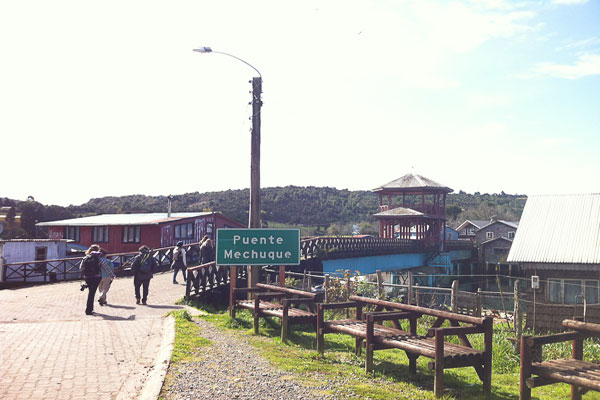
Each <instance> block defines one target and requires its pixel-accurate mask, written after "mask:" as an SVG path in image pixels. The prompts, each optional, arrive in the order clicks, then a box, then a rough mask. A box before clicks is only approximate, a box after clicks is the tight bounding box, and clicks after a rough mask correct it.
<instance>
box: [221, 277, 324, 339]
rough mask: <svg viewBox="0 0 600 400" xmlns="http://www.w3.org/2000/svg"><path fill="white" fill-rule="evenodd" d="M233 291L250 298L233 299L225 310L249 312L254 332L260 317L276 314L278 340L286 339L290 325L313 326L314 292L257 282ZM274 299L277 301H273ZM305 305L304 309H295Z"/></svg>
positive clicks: (314, 322)
mask: <svg viewBox="0 0 600 400" xmlns="http://www.w3.org/2000/svg"><path fill="white" fill-rule="evenodd" d="M233 290H234V294H237V293H251V295H252V299H250V300H236V299H235V297H236V296H233V300H232V301H231V304H230V305H229V313H230V315H231V316H232V317H235V309H236V308H245V309H247V310H250V311H252V316H253V318H254V333H255V334H258V325H259V318H260V317H276V318H279V319H280V320H281V340H282V341H286V340H287V335H288V326H289V325H293V324H313V325H315V327H316V323H317V314H316V312H315V311H316V310H315V297H316V294H315V293H310V292H305V291H303V290H297V289H291V288H287V287H283V286H276V285H268V284H264V283H257V284H256V287H253V288H234V289H233ZM274 300H278V302H277V303H275V302H274ZM300 304H304V305H306V308H307V310H304V309H301V308H299V305H300Z"/></svg>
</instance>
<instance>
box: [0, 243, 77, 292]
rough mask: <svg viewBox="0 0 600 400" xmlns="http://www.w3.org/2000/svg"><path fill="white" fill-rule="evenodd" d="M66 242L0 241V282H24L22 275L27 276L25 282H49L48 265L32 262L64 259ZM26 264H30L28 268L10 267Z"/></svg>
mask: <svg viewBox="0 0 600 400" xmlns="http://www.w3.org/2000/svg"><path fill="white" fill-rule="evenodd" d="M68 241H69V240H66V239H58V240H57V239H13V240H0V280H1V281H2V282H11V281H24V278H23V275H27V282H32V281H33V282H35V281H45V280H49V277H48V271H49V270H50V268H47V264H48V263H35V262H34V261H41V260H58V259H64V258H66V255H67V242H68ZM28 262H31V264H30V265H28V266H19V267H18V266H11V265H10V264H17V263H28ZM7 264H9V265H8V266H7Z"/></svg>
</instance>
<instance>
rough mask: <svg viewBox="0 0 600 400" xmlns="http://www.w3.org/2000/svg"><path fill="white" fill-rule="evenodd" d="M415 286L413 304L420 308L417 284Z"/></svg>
mask: <svg viewBox="0 0 600 400" xmlns="http://www.w3.org/2000/svg"><path fill="white" fill-rule="evenodd" d="M415 286H416V287H415V304H416V305H417V306H420V305H421V299H420V296H419V284H418V283H417V284H416V285H415Z"/></svg>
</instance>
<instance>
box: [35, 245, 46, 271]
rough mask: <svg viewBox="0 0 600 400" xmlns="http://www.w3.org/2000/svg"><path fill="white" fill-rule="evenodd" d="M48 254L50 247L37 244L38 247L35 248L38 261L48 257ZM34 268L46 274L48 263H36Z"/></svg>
mask: <svg viewBox="0 0 600 400" xmlns="http://www.w3.org/2000/svg"><path fill="white" fill-rule="evenodd" d="M47 255H48V247H41V246H40V247H38V246H36V248H35V260H36V261H40V260H46V259H48V257H47ZM34 270H35V271H37V272H40V273H42V274H45V273H46V271H47V269H46V263H39V264H34Z"/></svg>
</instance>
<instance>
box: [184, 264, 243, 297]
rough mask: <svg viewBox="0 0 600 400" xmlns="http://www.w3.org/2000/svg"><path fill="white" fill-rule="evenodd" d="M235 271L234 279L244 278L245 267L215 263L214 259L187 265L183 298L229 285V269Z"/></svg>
mask: <svg viewBox="0 0 600 400" xmlns="http://www.w3.org/2000/svg"><path fill="white" fill-rule="evenodd" d="M232 270H233V271H235V272H234V274H235V275H236V279H235V280H242V279H246V274H247V272H246V268H243V267H241V268H240V267H238V268H236V267H230V266H223V265H217V264H216V263H215V262H214V261H212V262H209V263H206V264H201V265H197V266H195V267H189V268H188V269H187V272H188V277H187V282H186V287H185V298H186V300H187V299H190V298H192V297H194V296H197V297H200V296H203V295H205V294H207V293H209V292H210V291H213V290H214V289H217V288H220V287H222V286H227V285H229V283H230V281H231V275H230V274H231V271H232Z"/></svg>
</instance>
